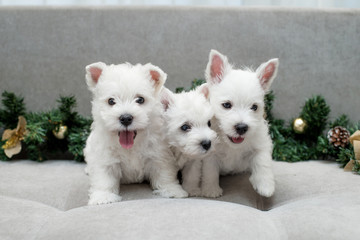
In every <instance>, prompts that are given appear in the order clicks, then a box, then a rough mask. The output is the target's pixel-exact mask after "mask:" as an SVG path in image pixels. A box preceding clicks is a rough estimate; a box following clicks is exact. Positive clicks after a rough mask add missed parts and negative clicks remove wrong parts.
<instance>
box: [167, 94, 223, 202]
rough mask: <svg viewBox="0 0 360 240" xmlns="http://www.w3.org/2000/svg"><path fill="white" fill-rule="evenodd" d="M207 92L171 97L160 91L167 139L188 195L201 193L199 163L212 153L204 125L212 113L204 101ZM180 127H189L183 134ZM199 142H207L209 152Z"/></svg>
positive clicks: (212, 138)
mask: <svg viewBox="0 0 360 240" xmlns="http://www.w3.org/2000/svg"><path fill="white" fill-rule="evenodd" d="M207 91H208V90H207V88H204V87H200V88H198V89H197V90H193V91H190V92H183V93H179V94H173V93H172V92H171V91H170V90H168V89H166V88H164V89H163V90H162V93H161V95H162V96H161V102H162V103H163V105H164V109H165V111H164V118H165V122H166V131H167V139H168V142H169V144H170V145H171V149H172V150H173V153H174V155H175V158H176V160H177V164H178V166H179V168H180V169H181V170H182V179H183V183H182V186H183V188H184V189H185V190H186V191H187V192H188V193H189V195H190V196H199V195H200V194H201V188H200V181H201V166H202V161H203V160H205V158H206V157H207V156H209V153H211V152H213V149H214V145H215V142H216V138H217V135H216V133H215V132H214V131H213V130H212V129H211V128H210V127H209V125H208V124H209V121H210V120H211V119H212V117H213V115H214V113H213V111H212V108H211V106H210V103H209V102H208V101H207V99H206V98H205V95H207ZM184 124H188V125H189V126H190V127H191V128H190V129H189V130H188V131H183V130H182V129H181V126H182V125H184ZM203 141H210V143H211V146H210V148H209V149H205V148H204V147H203V146H202V144H201V143H202V142H203ZM205 161H206V160H205Z"/></svg>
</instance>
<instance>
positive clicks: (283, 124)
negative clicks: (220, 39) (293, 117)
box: [0, 79, 360, 174]
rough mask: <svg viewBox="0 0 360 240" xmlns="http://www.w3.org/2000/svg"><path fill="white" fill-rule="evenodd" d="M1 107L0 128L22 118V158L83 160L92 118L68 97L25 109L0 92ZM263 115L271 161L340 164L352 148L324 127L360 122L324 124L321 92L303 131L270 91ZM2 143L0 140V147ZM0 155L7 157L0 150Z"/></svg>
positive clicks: (358, 168) (308, 106) (310, 104)
mask: <svg viewBox="0 0 360 240" xmlns="http://www.w3.org/2000/svg"><path fill="white" fill-rule="evenodd" d="M204 82H205V81H204V80H202V79H195V80H193V81H192V82H191V86H190V88H188V89H185V88H184V87H179V88H177V89H176V92H182V91H189V90H192V89H195V88H196V87H197V86H199V85H201V84H203V83H204ZM2 97H3V100H2V103H3V108H2V109H0V128H1V127H3V128H10V129H13V128H15V127H16V125H17V119H18V116H20V115H23V116H25V118H26V120H27V128H26V129H27V135H26V137H25V139H24V142H23V146H24V149H25V150H24V151H25V152H26V153H27V157H28V158H30V159H32V160H36V161H44V160H46V159H47V158H48V154H50V153H55V154H57V153H64V152H69V153H71V154H72V155H73V159H74V160H76V161H84V154H83V149H84V147H85V144H86V140H87V138H88V136H89V134H90V126H91V123H92V119H91V118H88V117H83V116H81V115H79V114H78V113H77V112H76V111H75V108H76V99H75V97H74V96H68V97H65V96H60V98H59V99H58V100H57V102H58V104H59V106H58V107H57V108H55V109H53V110H51V111H48V112H39V113H26V108H25V104H24V99H23V98H22V97H19V96H16V95H15V94H14V93H9V92H3V94H2ZM264 100H265V109H264V110H265V116H266V120H267V121H268V123H269V133H270V136H271V138H272V140H273V145H274V147H273V159H274V160H277V161H287V162H297V161H304V160H310V159H314V160H315V159H333V160H335V161H337V162H338V163H339V164H340V166H341V167H344V166H345V165H346V164H347V163H348V162H349V161H350V159H354V158H355V156H354V155H355V154H354V150H353V148H352V146H351V145H350V144H349V145H348V146H346V147H345V148H341V147H340V148H334V147H333V146H332V145H331V144H329V140H328V139H327V136H326V130H327V129H331V128H333V127H336V126H342V127H344V128H346V129H348V131H349V132H350V133H351V134H353V133H354V132H355V131H357V130H359V129H360V121H359V122H357V123H356V124H352V123H351V122H350V120H349V118H348V117H347V116H346V115H341V116H339V117H338V118H337V119H335V120H334V121H333V122H330V123H329V122H328V116H329V113H330V107H329V106H328V105H327V104H326V101H325V99H324V98H323V97H322V96H314V97H312V98H310V99H308V100H306V102H305V104H304V106H303V108H302V111H301V113H300V115H299V116H300V117H301V118H302V119H304V120H305V121H306V123H307V128H306V130H305V131H304V133H303V134H298V133H296V132H295V131H294V129H293V127H292V121H288V122H287V121H285V120H282V119H277V118H275V116H274V115H273V114H272V109H273V102H274V100H275V94H274V92H273V91H270V92H269V93H268V94H267V95H266V96H265V99H264ZM61 126H67V134H66V135H65V136H64V138H63V139H58V138H57V137H56V135H55V134H54V131H55V132H56V131H58V130H59V129H60V127H61ZM5 142H6V141H0V143H1V146H3V145H4V144H5ZM0 159H2V160H9V158H8V157H6V155H5V154H4V151H3V149H0ZM353 171H354V172H355V173H358V174H360V161H355V165H354V168H353Z"/></svg>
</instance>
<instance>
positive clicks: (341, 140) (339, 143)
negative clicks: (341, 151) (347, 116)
mask: <svg viewBox="0 0 360 240" xmlns="http://www.w3.org/2000/svg"><path fill="white" fill-rule="evenodd" d="M327 138H328V140H329V143H330V144H331V145H333V146H334V147H335V148H338V147H342V148H345V147H346V146H347V145H348V144H349V141H350V140H349V138H350V132H349V131H348V130H347V129H346V128H344V127H341V126H336V127H334V128H332V129H330V131H329V132H328V134H327Z"/></svg>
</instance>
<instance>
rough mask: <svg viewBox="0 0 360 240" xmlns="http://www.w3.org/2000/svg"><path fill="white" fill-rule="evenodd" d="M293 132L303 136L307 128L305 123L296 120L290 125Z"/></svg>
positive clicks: (301, 120) (300, 119)
mask: <svg viewBox="0 0 360 240" xmlns="http://www.w3.org/2000/svg"><path fill="white" fill-rule="evenodd" d="M292 127H293V130H294V132H295V133H297V134H304V133H305V130H306V128H307V123H306V121H305V120H304V119H302V118H300V117H299V118H296V119H295V120H294V122H293V124H292Z"/></svg>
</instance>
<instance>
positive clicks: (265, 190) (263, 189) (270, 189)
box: [250, 178, 275, 197]
mask: <svg viewBox="0 0 360 240" xmlns="http://www.w3.org/2000/svg"><path fill="white" fill-rule="evenodd" d="M250 182H251V184H252V186H253V188H254V190H255V191H256V192H257V193H258V194H260V195H261V196H264V197H271V196H272V195H273V194H274V192H275V182H274V181H273V180H268V181H264V180H262V181H255V180H252V179H251V178H250Z"/></svg>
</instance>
